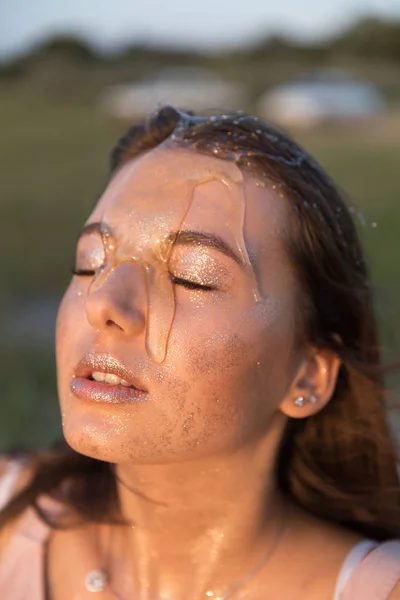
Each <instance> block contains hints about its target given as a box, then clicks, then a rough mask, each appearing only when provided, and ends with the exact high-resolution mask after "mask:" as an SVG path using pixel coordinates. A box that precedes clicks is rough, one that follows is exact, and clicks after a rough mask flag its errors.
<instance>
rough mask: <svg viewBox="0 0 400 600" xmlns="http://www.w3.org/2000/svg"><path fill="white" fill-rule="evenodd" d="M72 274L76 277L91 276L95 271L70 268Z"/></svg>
mask: <svg viewBox="0 0 400 600" xmlns="http://www.w3.org/2000/svg"><path fill="white" fill-rule="evenodd" d="M72 274H73V275H77V276H78V277H93V276H94V275H95V274H96V272H95V271H93V270H92V269H72Z"/></svg>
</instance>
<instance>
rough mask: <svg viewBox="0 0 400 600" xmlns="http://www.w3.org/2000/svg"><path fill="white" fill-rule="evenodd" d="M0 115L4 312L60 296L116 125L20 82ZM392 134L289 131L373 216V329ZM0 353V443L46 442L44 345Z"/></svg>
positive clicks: (384, 305)
mask: <svg viewBox="0 0 400 600" xmlns="http://www.w3.org/2000/svg"><path fill="white" fill-rule="evenodd" d="M84 97H85V95H83V96H82V98H84ZM0 121H1V123H2V136H1V138H0V164H1V169H2V175H1V180H0V181H1V183H0V185H1V190H0V191H1V200H0V218H1V223H2V235H1V238H2V248H3V260H2V261H1V267H0V269H1V271H0V276H1V281H2V282H3V285H2V286H1V290H0V307H1V308H2V313H3V315H5V318H7V315H8V314H10V315H11V313H12V311H13V310H14V309H15V307H16V306H17V305H18V304H19V303H22V302H23V301H25V300H26V299H27V297H40V296H42V295H51V296H55V297H58V296H60V295H61V293H62V290H63V288H64V287H65V285H66V284H67V281H68V279H69V274H70V269H71V267H72V262H73V255H74V245H75V237H76V233H77V231H78V229H79V227H80V226H81V224H82V223H83V221H84V220H85V219H86V217H87V215H88V214H89V212H90V210H91V207H92V206H93V204H94V202H95V200H96V198H97V197H98V196H99V194H100V192H101V190H102V188H103V187H104V183H105V181H106V174H107V155H108V152H109V149H110V147H111V146H112V144H113V143H114V141H115V139H116V138H117V137H118V135H119V134H120V133H121V128H120V127H119V126H117V125H115V124H111V123H109V122H107V121H106V120H105V119H104V118H103V116H102V115H101V114H100V113H99V111H98V110H97V108H96V104H95V102H94V101H92V100H90V99H88V98H87V97H86V98H85V99H81V100H78V99H75V100H73V99H72V98H71V97H70V98H69V99H66V100H64V99H60V97H58V98H54V97H49V96H44V95H43V93H41V92H40V91H39V90H37V89H31V88H30V87H29V86H27V85H26V84H18V85H16V84H14V85H9V86H7V87H1V88H0ZM383 129H384V128H383ZM398 134H400V131H397V134H395V132H394V131H393V129H392V128H391V127H387V128H386V133H385V135H382V128H378V129H376V128H375V129H374V128H369V129H368V128H364V127H362V128H360V127H356V128H353V129H351V130H349V129H344V128H332V127H330V128H326V129H324V130H321V131H317V132H312V133H309V132H299V134H298V135H297V138H298V139H299V141H300V142H301V143H302V144H303V145H304V146H305V147H306V148H307V149H308V150H310V151H311V152H312V153H313V154H314V155H315V156H316V158H317V159H318V160H319V161H320V162H321V163H322V164H323V166H325V167H326V169H327V170H328V172H329V173H330V174H331V175H332V177H333V178H334V179H335V180H336V181H337V182H338V183H339V184H340V186H341V187H342V188H343V189H344V190H345V192H346V194H347V197H348V198H349V201H350V203H351V204H353V205H356V206H357V207H358V208H359V209H360V210H361V211H362V212H363V213H364V214H365V217H366V220H367V222H376V223H377V227H372V226H370V225H366V226H361V225H360V230H361V234H362V238H363V240H364V244H365V247H366V252H367V256H368V260H369V262H370V265H371V269H372V273H373V277H374V280H375V282H376V283H377V287H378V288H379V289H381V290H383V291H382V292H381V293H380V296H381V297H380V299H379V306H380V312H381V322H382V327H383V328H384V329H386V331H387V332H391V333H393V332H394V331H395V329H396V327H397V329H398V318H399V311H398V304H399V303H398V301H399V299H400V269H399V266H398V265H399V262H400V244H399V232H400V202H399V198H400V177H399V175H398V165H399V158H400V135H398ZM395 343H396V340H394V341H393V340H392V343H391V347H393V345H394V344H395ZM0 359H1V365H2V373H1V377H2V381H3V392H4V393H3V398H2V403H3V404H2V410H3V415H5V419H3V420H2V421H1V422H0V446H3V447H5V446H7V445H9V444H10V443H16V442H18V441H22V440H23V441H24V442H26V443H28V444H34V445H38V444H40V445H43V444H47V443H48V442H49V441H50V440H52V439H53V438H54V437H56V436H57V435H58V434H59V425H58V421H59V418H58V412H57V403H56V391H55V375H54V359H53V351H52V348H49V347H48V346H45V347H42V346H41V347H40V348H39V347H38V346H37V345H35V343H34V342H33V341H32V340H29V339H27V340H24V342H23V343H22V344H21V342H18V344H16V343H14V342H12V341H10V340H8V339H4V338H2V340H1V341H0Z"/></svg>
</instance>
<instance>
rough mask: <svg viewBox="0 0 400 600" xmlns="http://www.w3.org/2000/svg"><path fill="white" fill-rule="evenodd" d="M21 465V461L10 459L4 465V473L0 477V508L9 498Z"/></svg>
mask: <svg viewBox="0 0 400 600" xmlns="http://www.w3.org/2000/svg"><path fill="white" fill-rule="evenodd" d="M22 466H23V461H20V460H18V461H17V460H11V461H10V462H9V463H8V464H7V467H6V471H5V474H4V475H3V476H2V477H1V479H0V510H1V509H2V508H4V506H5V505H6V504H7V502H8V500H9V499H10V496H11V492H12V489H13V486H14V484H15V482H16V481H17V479H18V476H19V474H20V473H21V469H22Z"/></svg>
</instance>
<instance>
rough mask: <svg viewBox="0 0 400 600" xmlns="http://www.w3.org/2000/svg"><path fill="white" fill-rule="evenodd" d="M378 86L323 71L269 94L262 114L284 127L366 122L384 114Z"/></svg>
mask: <svg viewBox="0 0 400 600" xmlns="http://www.w3.org/2000/svg"><path fill="white" fill-rule="evenodd" d="M383 108H384V99H383V95H382V94H381V92H380V90H379V88H378V87H376V86H375V85H373V84H371V83H369V82H367V81H361V80H359V79H354V78H353V77H351V76H349V75H348V74H347V73H346V72H343V71H340V70H339V71H336V70H323V71H318V72H315V73H312V74H309V75H307V76H306V77H303V78H301V79H298V80H296V81H293V82H291V83H287V84H285V85H281V86H279V87H276V88H273V89H272V90H269V91H267V92H266V93H265V94H263V96H262V97H261V98H260V100H259V102H258V113H259V114H260V115H261V116H263V117H265V118H268V119H271V120H273V121H276V122H277V123H281V124H283V125H289V126H290V125H295V126H303V127H308V126H313V125H318V124H320V123H322V122H327V121H343V120H354V119H364V118H368V117H372V116H374V115H376V114H378V113H380V112H381V111H382V110H383Z"/></svg>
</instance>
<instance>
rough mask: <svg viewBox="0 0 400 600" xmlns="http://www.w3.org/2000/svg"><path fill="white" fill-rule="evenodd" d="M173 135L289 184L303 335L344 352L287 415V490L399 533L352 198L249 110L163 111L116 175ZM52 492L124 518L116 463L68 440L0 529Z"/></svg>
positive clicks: (322, 508) (390, 444)
mask: <svg viewBox="0 0 400 600" xmlns="http://www.w3.org/2000/svg"><path fill="white" fill-rule="evenodd" d="M167 139H171V140H173V141H174V143H182V144H188V145H190V146H191V147H193V148H194V149H195V150H196V151H198V152H202V153H208V154H214V155H217V156H219V157H220V158H226V159H228V160H235V161H236V163H237V164H238V166H239V167H241V168H243V169H246V170H251V171H253V172H254V171H255V172H256V173H257V174H258V175H259V176H262V177H263V178H264V179H265V180H268V181H272V182H273V183H274V184H275V185H276V186H278V187H280V188H281V193H282V194H283V195H284V197H285V198H286V199H287V200H289V203H290V206H291V207H292V211H291V223H290V225H291V228H290V236H288V240H287V250H288V253H289V255H290V257H291V259H292V262H293V265H294V268H295V269H296V271H297V275H298V280H299V283H300V288H301V294H300V296H301V297H300V300H299V315H300V321H301V324H302V327H301V330H302V334H303V337H304V339H306V340H307V341H308V342H309V343H311V344H313V345H315V346H317V347H325V348H331V349H333V350H334V351H335V352H336V353H337V354H338V355H339V356H340V358H341V360H342V366H341V369H340V372H339V377H338V381H337V385H336V388H335V392H334V395H333V397H332V399H331V401H330V402H329V403H328V405H327V406H326V407H325V408H324V409H323V410H322V411H320V412H319V413H318V414H316V415H314V416H312V417H310V418H308V419H303V420H297V419H296V420H295V419H291V420H289V423H288V426H287V428H286V431H285V434H284V437H283V440H282V443H281V448H280V452H279V456H278V465H277V483H278V486H279V488H280V489H281V490H282V491H283V492H284V493H285V494H286V495H287V496H288V497H289V498H290V499H292V501H294V502H296V503H297V504H299V505H301V506H302V507H304V508H305V509H306V510H307V511H309V512H310V513H312V514H315V515H319V516H322V517H324V518H326V519H328V520H329V521H332V522H336V523H342V524H344V525H345V526H347V527H349V528H351V529H354V530H356V531H359V532H361V533H363V534H364V535H367V536H374V537H375V538H377V539H388V538H392V537H397V536H399V535H400V485H399V474H398V471H397V454H396V447H395V441H394V437H393V434H392V432H391V430H390V427H389V425H388V421H387V416H386V410H385V402H384V385H383V374H382V369H381V366H380V353H379V344H378V335H377V328H376V322H375V318H374V314H373V298H372V292H371V285H370V282H369V278H368V273H367V269H366V265H365V262H364V258H363V254H362V250H361V246H360V242H359V239H358V235H357V232H356V228H355V226H354V224H353V221H352V219H351V216H350V213H349V209H348V207H347V205H346V203H345V201H344V199H343V197H342V196H341V194H340V193H339V191H338V189H337V188H336V186H335V185H334V184H333V182H332V181H331V180H330V179H329V177H328V176H327V175H326V173H325V172H324V171H323V169H322V168H321V167H320V166H319V165H318V164H317V163H316V162H315V161H314V160H313V159H312V158H311V157H310V156H309V155H308V154H307V153H306V152H305V151H304V150H302V149H301V148H300V147H299V146H298V145H297V144H295V143H294V142H293V141H292V140H291V139H290V138H289V137H288V136H287V135H286V134H283V133H282V132H280V131H279V130H277V129H276V128H275V127H273V126H272V125H270V124H267V123H266V122H264V121H262V120H261V119H259V118H257V117H253V116H250V115H245V114H242V113H240V114H232V115H222V116H218V117H210V118H198V117H194V116H192V115H183V114H182V113H180V112H179V111H177V110H176V109H174V108H172V107H164V108H163V109H161V110H159V111H158V112H157V113H155V114H154V115H153V116H152V117H151V118H150V119H148V120H147V121H145V122H144V123H142V124H139V125H134V126H133V127H132V128H131V129H129V131H128V132H127V133H126V134H125V135H124V136H123V137H122V138H121V139H120V140H119V142H118V144H117V146H116V147H115V148H114V150H113V151H112V154H111V173H112V174H113V173H114V172H115V170H116V169H118V168H119V167H120V166H122V165H123V164H125V163H127V162H128V161H130V160H132V159H134V158H135V157H137V156H139V155H140V154H142V153H144V152H146V151H148V150H151V149H152V148H154V147H156V146H158V145H159V144H161V143H163V142H164V141H165V140H167ZM67 480H68V481H69V482H70V485H69V486H68V487H65V486H64V488H65V490H67V489H68V492H67V491H65V490H64V492H63V493H62V492H61V491H60V490H61V489H62V487H63V486H61V484H62V483H63V482H65V481H67ZM44 493H46V494H51V495H53V496H54V495H58V497H60V498H61V499H62V500H63V501H64V502H65V503H66V504H69V505H70V506H72V507H73V508H74V509H75V511H76V512H77V513H78V514H80V515H81V516H82V517H83V518H84V519H86V520H88V521H89V520H90V521H102V520H107V519H110V518H111V517H112V516H114V517H115V515H117V514H118V505H117V496H116V487H115V477H114V474H113V470H112V467H111V466H110V465H109V464H107V463H103V462H101V461H98V460H95V459H92V458H88V457H86V456H82V455H79V454H77V453H75V452H74V451H72V450H71V449H69V448H66V447H63V448H61V449H58V450H55V451H53V452H50V453H48V454H46V455H40V456H38V457H37V459H36V463H35V468H34V475H33V478H32V480H31V482H30V483H29V484H28V485H27V487H26V488H25V489H24V490H22V492H21V493H19V494H18V495H17V496H16V497H15V498H14V499H13V500H12V501H11V502H10V503H9V504H8V506H7V507H6V508H5V509H4V510H3V511H2V513H0V526H1V524H3V523H5V522H7V521H8V520H9V519H10V518H12V517H14V516H16V515H17V514H19V513H20V512H21V511H22V510H23V509H24V508H25V507H26V506H27V505H29V504H35V503H36V500H37V498H38V496H39V495H40V494H44Z"/></svg>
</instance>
